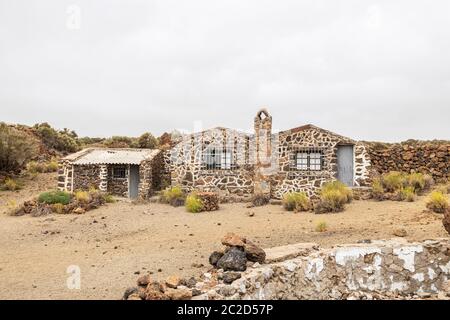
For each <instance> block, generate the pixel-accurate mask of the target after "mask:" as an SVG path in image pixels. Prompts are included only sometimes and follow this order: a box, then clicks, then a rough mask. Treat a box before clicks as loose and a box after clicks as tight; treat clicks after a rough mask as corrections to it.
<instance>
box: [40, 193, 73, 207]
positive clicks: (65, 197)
mask: <svg viewBox="0 0 450 320" xmlns="http://www.w3.org/2000/svg"><path fill="white" fill-rule="evenodd" d="M70 199H71V196H70V193H67V192H64V191H47V192H43V193H41V194H40V195H39V197H38V201H39V202H40V203H46V204H55V203H61V204H64V205H66V204H68V203H69V202H70Z"/></svg>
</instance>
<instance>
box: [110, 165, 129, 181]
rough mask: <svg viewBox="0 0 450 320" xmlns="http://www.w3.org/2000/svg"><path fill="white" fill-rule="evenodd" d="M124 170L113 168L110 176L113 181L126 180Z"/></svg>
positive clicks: (122, 168)
mask: <svg viewBox="0 0 450 320" xmlns="http://www.w3.org/2000/svg"><path fill="white" fill-rule="evenodd" d="M126 171H127V170H126V168H125V167H113V170H112V175H113V178H114V179H124V178H126Z"/></svg>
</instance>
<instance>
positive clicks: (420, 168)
mask: <svg viewBox="0 0 450 320" xmlns="http://www.w3.org/2000/svg"><path fill="white" fill-rule="evenodd" d="M364 144H365V145H366V149H367V151H368V153H369V157H370V160H371V163H372V169H373V172H374V173H378V174H383V173H387V172H389V171H403V172H422V173H427V174H430V175H432V176H433V178H434V179H435V180H437V181H441V180H445V179H448V178H450V169H449V168H450V141H415V140H408V141H405V142H402V143H379V142H364Z"/></svg>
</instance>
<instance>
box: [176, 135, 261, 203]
mask: <svg viewBox="0 0 450 320" xmlns="http://www.w3.org/2000/svg"><path fill="white" fill-rule="evenodd" d="M250 139H251V137H250V136H249V135H247V134H245V133H242V132H238V131H236V130H231V129H225V128H216V129H212V130H208V131H203V132H200V133H195V134H191V135H186V136H184V137H183V139H182V141H181V142H180V143H178V144H177V145H176V146H174V148H172V149H171V151H170V174H171V183H172V185H173V186H175V185H179V186H181V187H182V188H183V189H184V190H186V191H188V192H189V191H192V190H194V189H196V190H200V191H212V192H217V193H219V194H220V195H221V196H222V197H226V196H227V195H229V194H236V195H244V194H252V193H253V175H254V170H253V166H252V165H250V158H249V157H250V152H249V148H250ZM208 147H210V148H213V147H214V148H220V149H222V148H229V149H230V150H232V163H233V168H231V169H230V170H220V169H213V170H210V169H206V168H205V167H204V166H203V165H202V162H203V161H202V155H203V154H204V150H205V149H206V148H208Z"/></svg>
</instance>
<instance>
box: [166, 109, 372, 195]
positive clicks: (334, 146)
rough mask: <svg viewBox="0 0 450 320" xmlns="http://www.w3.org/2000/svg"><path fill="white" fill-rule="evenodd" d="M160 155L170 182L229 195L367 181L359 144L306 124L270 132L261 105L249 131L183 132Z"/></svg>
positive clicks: (309, 191) (309, 189)
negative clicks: (172, 144) (178, 138)
mask: <svg viewBox="0 0 450 320" xmlns="http://www.w3.org/2000/svg"><path fill="white" fill-rule="evenodd" d="M165 158H166V168H167V173H169V174H170V176H171V183H172V185H180V186H182V187H183V188H184V189H185V190H187V191H191V190H194V189H196V190H205V191H215V192H219V193H220V194H221V195H222V196H223V197H230V198H232V197H233V196H236V197H248V196H251V195H253V194H262V195H264V196H267V197H269V198H276V199H279V198H281V197H282V196H283V194H284V193H286V192H289V191H303V192H306V193H307V194H308V195H309V196H314V195H316V194H317V191H318V189H319V188H320V187H321V186H322V185H323V184H324V183H325V182H327V181H332V180H335V179H338V180H340V181H342V182H344V183H345V184H347V185H348V186H350V187H358V186H366V185H367V184H368V182H369V170H370V159H369V156H368V153H367V151H366V147H365V146H364V145H363V144H361V143H358V142H356V141H354V140H352V139H350V138H346V137H343V136H341V135H338V134H335V133H333V132H330V131H328V130H324V129H321V128H318V127H316V126H313V125H310V124H309V125H304V126H301V127H298V128H294V129H290V130H286V131H281V132H278V133H273V132H272V117H271V116H270V114H269V113H268V112H267V110H265V109H263V110H261V111H259V112H258V113H257V115H256V117H255V118H254V132H252V133H246V132H241V131H237V130H233V129H227V128H222V127H218V128H214V129H210V130H206V131H202V132H198V133H193V134H189V135H184V136H183V137H182V138H181V140H180V141H179V142H178V143H177V144H176V145H175V146H174V147H173V148H172V149H171V150H169V151H168V152H167V153H166V157H165Z"/></svg>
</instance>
